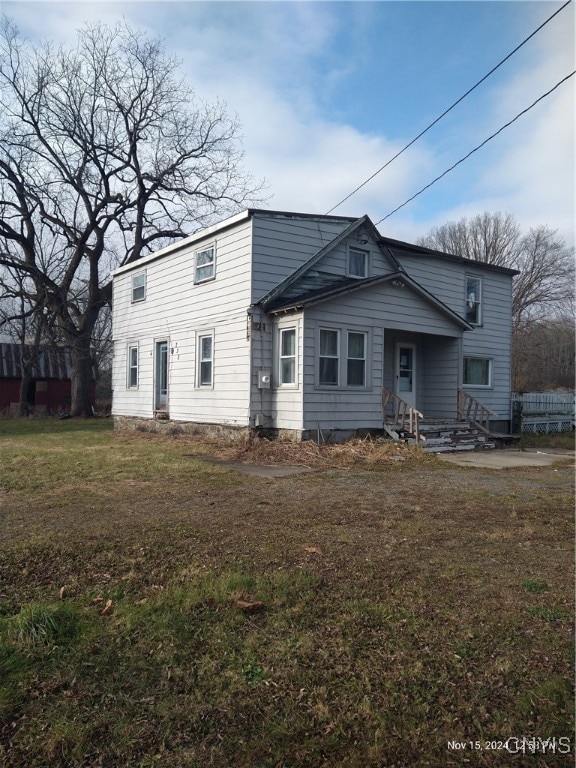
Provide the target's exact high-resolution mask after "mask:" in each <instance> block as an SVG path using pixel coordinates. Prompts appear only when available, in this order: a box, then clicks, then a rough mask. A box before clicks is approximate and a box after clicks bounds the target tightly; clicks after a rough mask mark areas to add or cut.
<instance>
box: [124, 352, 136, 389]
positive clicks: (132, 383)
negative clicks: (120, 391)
mask: <svg viewBox="0 0 576 768" xmlns="http://www.w3.org/2000/svg"><path fill="white" fill-rule="evenodd" d="M127 374H128V375H127V382H126V383H127V387H128V389H137V388H138V345H137V344H130V345H129V346H128V371H127Z"/></svg>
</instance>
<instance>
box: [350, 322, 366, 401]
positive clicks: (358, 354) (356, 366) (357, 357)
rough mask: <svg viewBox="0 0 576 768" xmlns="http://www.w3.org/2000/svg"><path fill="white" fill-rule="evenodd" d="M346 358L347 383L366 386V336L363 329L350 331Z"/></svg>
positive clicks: (354, 385) (352, 385) (351, 385)
mask: <svg viewBox="0 0 576 768" xmlns="http://www.w3.org/2000/svg"><path fill="white" fill-rule="evenodd" d="M347 336H348V338H347V359H346V385H347V386H348V387H365V386H366V346H367V345H366V338H367V334H366V333H364V332H363V331H348V334H347Z"/></svg>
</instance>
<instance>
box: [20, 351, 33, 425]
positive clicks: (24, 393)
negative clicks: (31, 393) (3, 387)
mask: <svg viewBox="0 0 576 768" xmlns="http://www.w3.org/2000/svg"><path fill="white" fill-rule="evenodd" d="M22 363H24V361H22ZM31 380H32V376H31V374H30V367H29V366H28V365H24V364H22V376H21V377H20V394H19V402H18V416H29V415H30V409H29V408H28V387H29V385H30V381H31Z"/></svg>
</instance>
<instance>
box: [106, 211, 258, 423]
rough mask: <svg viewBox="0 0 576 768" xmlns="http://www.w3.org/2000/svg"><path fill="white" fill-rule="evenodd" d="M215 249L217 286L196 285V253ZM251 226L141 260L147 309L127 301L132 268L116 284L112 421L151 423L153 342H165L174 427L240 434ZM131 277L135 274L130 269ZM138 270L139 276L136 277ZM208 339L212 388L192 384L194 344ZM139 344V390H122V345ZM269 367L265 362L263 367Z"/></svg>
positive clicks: (246, 373) (246, 385) (244, 415)
mask: <svg viewBox="0 0 576 768" xmlns="http://www.w3.org/2000/svg"><path fill="white" fill-rule="evenodd" d="M212 244H214V245H215V247H216V257H217V261H218V264H217V271H218V276H217V279H216V280H211V281H206V282H204V283H201V284H199V285H195V284H194V269H195V264H194V254H195V251H196V250H205V249H206V248H210V247H211V245H212ZM250 249H251V221H250V219H248V218H246V219H244V220H241V221H239V222H238V223H236V224H234V225H233V226H230V227H228V228H226V229H225V230H223V231H220V232H213V231H211V232H210V237H209V239H208V238H207V239H206V240H205V241H202V239H201V238H200V237H198V238H196V239H193V240H192V242H190V243H188V244H187V245H186V246H184V247H182V248H180V249H174V250H172V251H169V252H168V253H166V254H165V255H163V256H161V257H160V258H156V259H150V258H149V257H147V264H146V282H147V299H146V301H145V302H140V303H136V304H133V303H132V302H131V279H132V274H133V273H132V271H131V270H130V268H127V269H125V271H124V270H121V271H120V272H119V273H117V274H116V275H115V277H114V284H113V292H114V300H113V314H114V320H113V327H114V361H113V381H114V384H113V386H114V403H113V414H114V415H117V416H135V417H140V418H153V415H154V404H155V403H154V399H155V391H154V376H155V371H154V341H155V340H161V339H163V338H164V339H165V338H167V335H168V331H169V339H170V344H169V347H168V358H169V359H168V392H169V414H170V419H171V420H173V421H183V422H186V421H187V422H198V423H211V424H221V425H228V426H239V427H244V426H248V424H249V398H250V382H251V364H250V344H251V342H250V339H249V338H248V335H247V332H246V330H247V309H248V307H249V306H250V304H251V295H250ZM133 269H134V272H137V271H138V270H137V267H134V268H133ZM140 271H141V270H140ZM212 332H213V333H214V339H215V343H214V356H213V370H212V379H213V382H214V386H213V387H209V386H201V387H200V386H196V384H197V381H198V379H197V359H198V347H197V338H198V336H199V335H209V334H211V333H212ZM136 342H137V343H138V348H139V371H138V389H137V390H128V389H127V388H126V371H127V366H128V361H127V354H128V345H130V344H133V343H136ZM270 365H271V362H269V363H268V366H270Z"/></svg>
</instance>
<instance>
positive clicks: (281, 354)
mask: <svg viewBox="0 0 576 768" xmlns="http://www.w3.org/2000/svg"><path fill="white" fill-rule="evenodd" d="M296 348H297V333H296V328H280V329H279V331H278V384H279V386H281V387H282V386H295V385H296Z"/></svg>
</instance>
